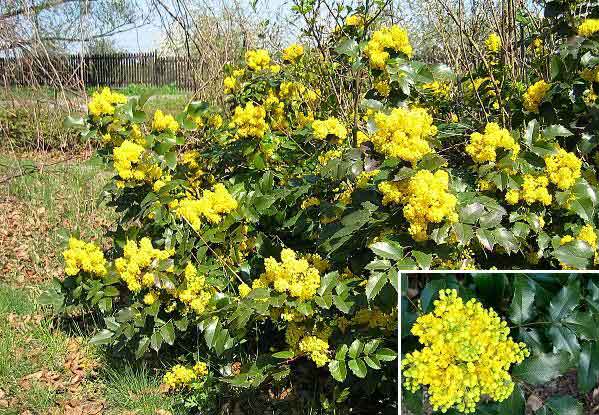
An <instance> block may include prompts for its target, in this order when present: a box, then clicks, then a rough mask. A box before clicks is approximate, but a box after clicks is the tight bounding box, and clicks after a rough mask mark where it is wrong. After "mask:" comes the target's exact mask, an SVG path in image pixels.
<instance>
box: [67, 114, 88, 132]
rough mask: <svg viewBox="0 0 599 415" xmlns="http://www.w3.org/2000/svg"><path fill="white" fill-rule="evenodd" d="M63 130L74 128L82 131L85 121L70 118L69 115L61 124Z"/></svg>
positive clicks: (79, 118) (78, 118)
mask: <svg viewBox="0 0 599 415" xmlns="http://www.w3.org/2000/svg"><path fill="white" fill-rule="evenodd" d="M62 125H63V127H64V128H67V129H68V128H75V129H79V130H82V129H83V128H85V121H84V120H83V118H81V117H71V116H70V115H69V116H68V117H66V118H65V119H64V121H63V123H62Z"/></svg>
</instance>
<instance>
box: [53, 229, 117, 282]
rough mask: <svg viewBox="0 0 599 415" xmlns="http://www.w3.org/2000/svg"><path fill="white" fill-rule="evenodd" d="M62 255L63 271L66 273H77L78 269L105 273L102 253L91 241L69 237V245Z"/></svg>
mask: <svg viewBox="0 0 599 415" xmlns="http://www.w3.org/2000/svg"><path fill="white" fill-rule="evenodd" d="M62 256H63V257H64V261H65V267H64V272H65V273H66V274H67V275H77V274H78V273H79V271H85V272H87V273H90V274H95V275H99V276H102V275H105V274H106V259H105V258H104V253H103V252H102V251H101V250H100V248H99V247H98V246H96V245H95V244H93V243H86V242H84V241H80V240H79V239H77V238H73V237H71V238H69V246H68V248H67V249H66V250H65V251H64V252H63V253H62Z"/></svg>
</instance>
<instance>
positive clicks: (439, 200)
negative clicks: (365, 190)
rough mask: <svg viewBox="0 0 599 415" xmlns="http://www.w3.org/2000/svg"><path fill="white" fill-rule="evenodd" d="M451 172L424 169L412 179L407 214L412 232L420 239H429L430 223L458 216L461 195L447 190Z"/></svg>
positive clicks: (452, 219)
mask: <svg viewBox="0 0 599 415" xmlns="http://www.w3.org/2000/svg"><path fill="white" fill-rule="evenodd" d="M448 187H449V175H448V174H447V172H446V171H444V170H438V171H436V172H435V173H434V174H433V173H431V172H430V171H428V170H420V171H419V172H418V173H416V174H415V175H414V176H413V177H412V178H411V179H410V181H409V183H408V187H407V196H406V205H405V206H404V207H403V214H404V217H405V218H406V220H407V221H408V222H410V229H409V232H410V235H412V237H413V238H414V240H416V241H425V240H426V239H427V238H428V236H427V233H426V231H427V226H428V223H439V222H441V221H442V220H443V219H447V220H449V221H450V222H455V221H457V220H458V214H457V213H456V211H455V207H456V204H457V198H456V197H455V196H454V195H453V194H451V193H449V192H448V191H447V189H448Z"/></svg>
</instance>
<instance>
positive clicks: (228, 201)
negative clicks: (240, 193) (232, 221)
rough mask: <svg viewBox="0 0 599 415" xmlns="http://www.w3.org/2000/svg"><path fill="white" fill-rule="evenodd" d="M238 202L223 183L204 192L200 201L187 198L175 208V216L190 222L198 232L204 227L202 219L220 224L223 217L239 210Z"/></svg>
mask: <svg viewBox="0 0 599 415" xmlns="http://www.w3.org/2000/svg"><path fill="white" fill-rule="evenodd" d="M237 205H238V204H237V200H235V198H234V197H233V196H231V194H230V193H229V192H228V191H227V189H226V187H225V186H224V185H223V184H222V183H217V184H215V185H214V190H213V191H210V190H204V191H203V193H202V197H201V198H200V199H195V198H192V197H189V196H188V197H186V198H184V199H181V200H179V201H178V203H177V204H176V206H173V209H174V211H175V214H176V215H177V216H178V217H180V218H184V219H185V220H187V221H188V222H189V224H190V225H191V227H192V228H193V229H195V230H196V231H197V230H199V229H200V227H201V225H202V219H203V218H205V219H208V220H209V221H210V222H212V223H219V222H220V221H221V220H222V216H223V215H226V214H228V213H231V212H232V211H233V210H235V209H237Z"/></svg>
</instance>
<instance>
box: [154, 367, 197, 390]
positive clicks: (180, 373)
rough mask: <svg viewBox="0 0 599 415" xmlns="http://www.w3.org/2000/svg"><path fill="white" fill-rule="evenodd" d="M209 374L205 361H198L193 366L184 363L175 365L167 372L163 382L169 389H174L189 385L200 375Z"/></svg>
mask: <svg viewBox="0 0 599 415" xmlns="http://www.w3.org/2000/svg"><path fill="white" fill-rule="evenodd" d="M207 374H208V366H207V365H206V363H204V362H197V363H196V364H195V365H194V366H193V368H188V367H185V366H182V365H175V366H173V367H172V368H171V370H169V371H168V372H166V373H165V375H164V377H163V378H162V383H163V384H164V385H165V386H166V388H167V389H169V390H173V389H178V388H181V387H184V386H187V385H189V384H190V383H191V382H193V381H194V380H196V379H198V378H199V377H205V376H206V375H207Z"/></svg>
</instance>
